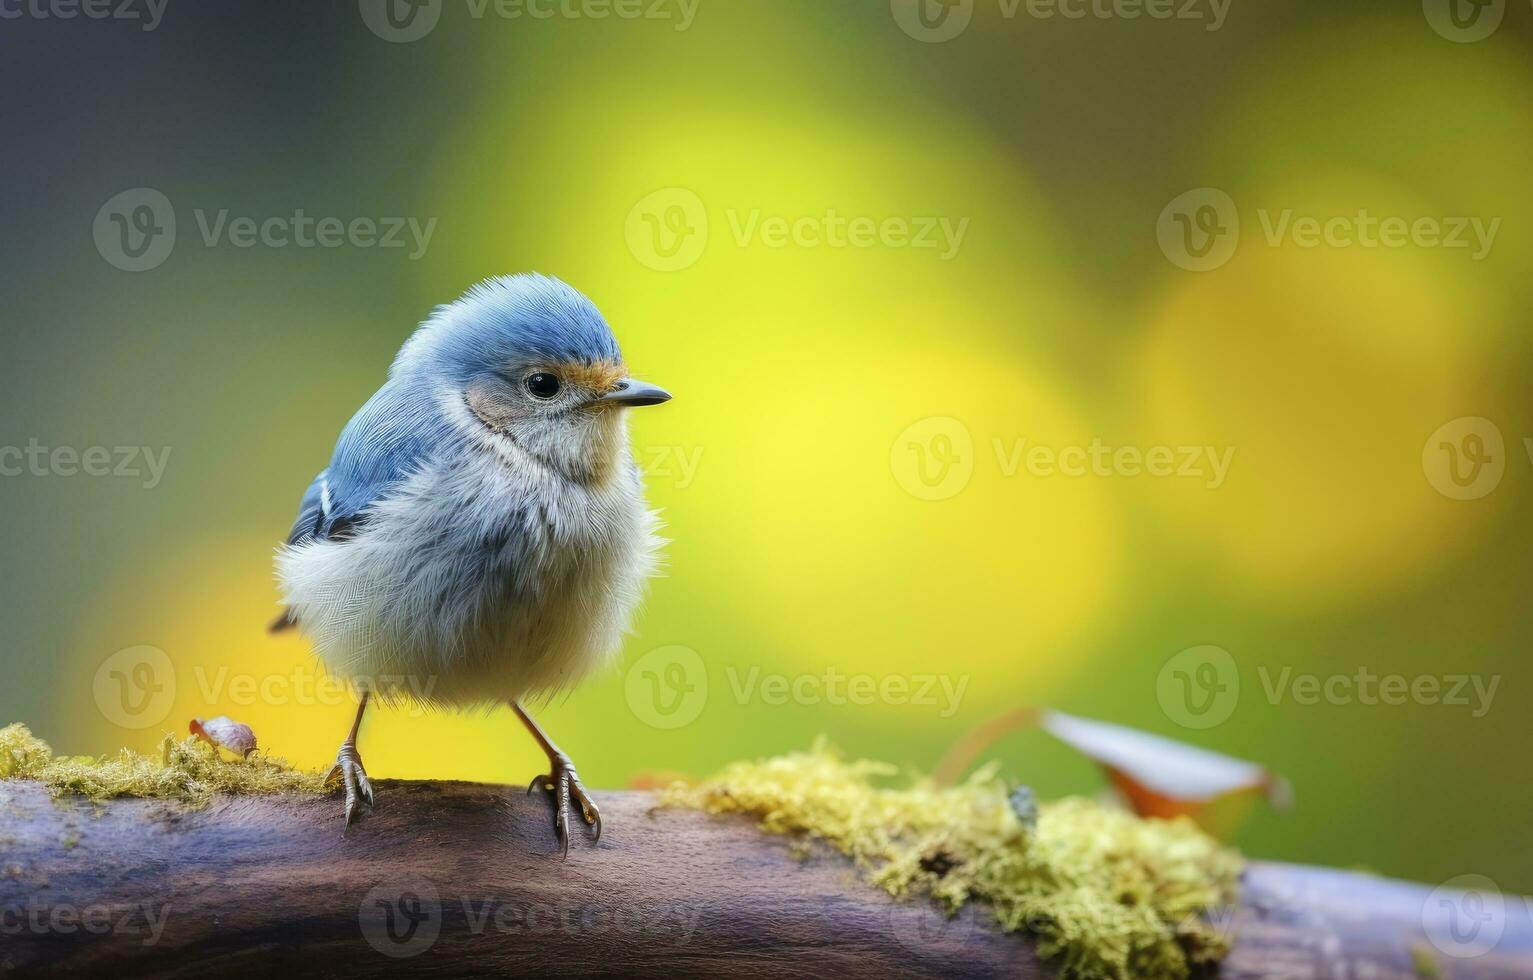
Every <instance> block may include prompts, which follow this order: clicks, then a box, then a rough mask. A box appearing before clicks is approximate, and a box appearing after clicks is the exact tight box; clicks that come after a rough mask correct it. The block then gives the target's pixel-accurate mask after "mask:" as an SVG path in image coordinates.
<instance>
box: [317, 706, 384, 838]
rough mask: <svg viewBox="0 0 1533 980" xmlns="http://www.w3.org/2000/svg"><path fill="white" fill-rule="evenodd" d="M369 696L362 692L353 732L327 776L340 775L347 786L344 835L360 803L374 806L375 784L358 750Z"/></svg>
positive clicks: (352, 727)
mask: <svg viewBox="0 0 1533 980" xmlns="http://www.w3.org/2000/svg"><path fill="white" fill-rule="evenodd" d="M368 697H369V695H368V694H367V693H366V692H364V693H363V694H362V701H361V703H360V704H358V705H357V718H356V720H355V721H353V722H352V723H351V732H350V733H349V734H348V735H347V736H346V741H344V742H342V743H341V750H340V751H339V752H337V753H336V755H335V766H334V768H332V769H331V770H330V773H329V775H327V776H325V782H327V783H328V782H330V780H332V779H334V778H335V777H336V776H340V777H341V779H342V781H343V783H344V785H345V787H346V826H345V827H344V828H343V829H342V830H341V835H342V836H345V834H346V831H348V830H350V829H351V825H352V824H353V823H355V822H356V820H357V810H358V805H359V804H360V803H366V804H367V808H368V809H369V810H370V809H372V806H373V784H372V783H370V782H368V781H367V770H366V769H364V768H362V756H361V754H360V753H358V752H357V732H358V731H359V730H360V729H361V728H362V713H363V712H365V711H366V710H367V699H368Z"/></svg>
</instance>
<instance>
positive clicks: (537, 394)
mask: <svg viewBox="0 0 1533 980" xmlns="http://www.w3.org/2000/svg"><path fill="white" fill-rule="evenodd" d="M527 390H528V391H529V392H531V393H532V397H534V398H552V397H554V396H555V395H557V394H558V393H559V379H558V378H556V377H554V376H553V375H552V374H544V373H541V372H539V373H538V374H529V375H528V376H527Z"/></svg>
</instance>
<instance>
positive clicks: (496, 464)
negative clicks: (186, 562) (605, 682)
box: [272, 274, 671, 857]
mask: <svg viewBox="0 0 1533 980" xmlns="http://www.w3.org/2000/svg"><path fill="white" fill-rule="evenodd" d="M670 397H671V396H670V395H669V394H667V393H666V392H665V391H663V390H661V389H660V388H657V387H655V386H654V385H651V384H646V383H644V382H642V381H636V380H634V379H633V378H630V377H629V376H628V371H627V369H626V368H625V367H624V364H623V359H622V355H621V353H620V352H619V350H618V344H617V340H616V339H615V338H614V337H613V335H612V331H611V329H610V328H609V327H608V326H607V323H606V321H605V320H604V319H603V318H602V315H601V313H600V312H598V311H597V309H596V307H595V305H594V304H592V302H591V301H590V300H589V299H587V298H586V297H585V296H583V295H582V294H581V293H580V292H578V291H577V290H575V289H574V288H572V287H570V286H568V285H566V284H565V283H563V282H561V281H559V280H558V279H553V278H550V277H546V276H541V275H536V274H527V275H516V276H507V277H501V278H496V279H490V280H487V281H485V282H482V283H480V284H478V285H476V286H474V287H473V288H472V289H470V290H469V291H468V292H467V293H466V294H464V295H463V296H462V297H461V298H460V299H458V300H457V301H456V302H454V303H451V304H449V305H447V306H443V307H439V308H438V309H437V310H436V311H435V312H434V313H432V315H431V316H430V317H429V318H428V319H427V320H426V321H425V322H424V323H422V324H421V325H420V327H419V328H418V329H417V330H416V331H415V333H414V334H413V335H412V336H411V337H410V338H409V340H407V341H406V342H405V344H404V346H403V347H402V348H400V351H399V354H398V356H397V357H396V358H395V359H394V364H393V366H392V367H391V368H390V369H389V376H388V380H387V382H385V384H384V385H383V387H382V388H380V389H379V390H378V391H377V393H376V394H374V395H373V397H372V398H370V399H369V400H368V402H367V404H365V405H363V406H362V409H361V410H360V411H359V412H357V414H356V416H355V417H353V418H352V420H351V422H350V423H349V424H348V425H347V426H346V428H345V430H344V431H343V432H342V433H341V437H340V440H339V441H338V442H337V443H336V447H335V454H334V455H333V456H332V457H331V460H330V465H329V467H327V468H326V469H325V470H323V471H322V472H321V473H320V474H319V475H318V476H317V477H315V479H314V482H313V483H312V484H310V486H309V489H308V492H307V493H305V494H304V496H303V502H302V504H301V506H300V509H299V513H298V520H297V521H296V522H295V523H294V525H293V530H292V532H291V534H289V536H288V539H287V543H286V545H284V546H283V547H282V548H280V549H279V551H278V553H277V562H276V563H277V578H278V581H279V584H280V588H281V592H282V596H283V600H284V602H285V604H286V609H285V611H284V612H283V614H282V615H281V616H280V617H279V618H278V619H277V621H276V622H275V623H273V624H272V629H273V631H280V630H283V629H288V628H292V627H296V628H298V629H300V630H301V631H303V633H304V634H306V635H307V636H308V637H309V638H310V640H311V641H312V642H313V643H314V645H315V648H316V652H317V653H318V655H319V657H320V658H321V659H322V660H323V661H324V664H325V666H326V668H327V670H329V671H330V672H331V673H332V674H334V675H336V676H338V677H341V678H344V679H346V680H347V681H348V682H350V683H351V684H352V685H353V686H354V688H355V689H356V690H357V692H358V694H359V698H360V703H359V704H358V706H357V715H356V720H355V722H353V724H352V726H351V731H350V734H348V735H347V736H346V739H345V741H343V742H342V743H341V748H340V752H339V753H338V754H337V756H336V761H335V767H334V768H333V769H332V770H331V773H330V778H335V777H336V776H339V777H341V778H342V780H343V781H344V785H345V790H346V803H345V815H346V827H348V828H349V827H350V826H351V825H352V823H353V822H354V821H355V820H356V818H357V815H358V808H359V804H360V803H362V802H366V804H367V805H368V806H369V807H371V806H372V804H373V791H372V786H371V784H370V783H369V782H368V778H367V772H366V770H365V769H364V768H363V766H362V758H361V756H360V754H359V753H358V752H357V731H358V729H359V728H360V727H361V724H362V715H363V713H364V712H365V711H366V710H367V704H368V701H369V700H371V699H374V698H376V699H378V700H380V701H383V702H385V703H388V702H393V701H397V700H405V699H410V698H413V699H415V700H417V701H421V702H425V703H427V704H430V705H434V706H444V707H451V708H457V709H463V708H472V707H483V706H490V705H496V704H510V706H511V707H512V709H513V710H514V711H515V712H516V714H517V715H518V717H520V718H521V720H522V723H523V724H525V725H526V726H527V730H528V731H529V732H531V733H532V737H533V738H534V739H536V740H537V743H538V745H539V746H540V747H541V748H542V749H543V751H544V752H545V753H547V755H548V763H549V772H548V774H547V775H543V776H539V777H538V778H537V779H535V780H534V781H533V784H532V786H530V787H528V792H529V793H530V792H531V791H532V790H533V789H534V788H536V787H537V786H538V785H539V784H542V785H543V786H544V788H545V789H546V790H548V791H549V792H550V793H551V794H552V795H553V800H554V806H555V815H554V828H555V833H556V834H557V836H558V839H559V841H560V842H561V843H562V844H563V850H564V854H565V856H566V857H567V856H568V855H569V816H568V811H569V809H570V801H571V799H572V798H573V799H574V801H575V802H576V803H578V804H579V805H580V809H581V813H582V815H583V816H584V817H585V820H586V822H587V823H588V824H590V825H591V826H592V827H593V829H594V832H595V837H596V839H600V837H601V813H600V811H599V810H598V809H597V807H596V804H595V803H594V802H593V801H592V800H591V798H590V796H589V795H588V794H587V792H586V790H585V788H584V787H583V786H582V785H581V783H580V778H579V776H578V775H577V774H576V771H575V766H574V764H573V763H572V762H571V761H570V758H569V756H567V755H565V754H564V753H563V752H562V751H560V750H559V748H558V746H556V745H555V744H554V743H553V741H552V740H550V739H549V737H548V736H547V735H546V734H545V733H544V732H543V730H542V729H541V728H540V727H539V726H538V724H537V722H535V721H534V720H533V719H532V716H531V715H529V714H528V713H527V710H526V708H525V707H523V704H522V702H523V701H524V700H526V699H529V698H533V697H537V696H540V695H545V696H546V695H549V694H552V693H554V692H557V691H560V690H562V689H565V688H567V687H568V686H569V685H571V684H573V683H574V682H576V681H577V680H579V679H580V678H581V677H582V676H584V675H586V674H588V673H589V672H591V671H592V670H593V669H595V668H597V667H600V666H602V665H603V664H605V663H607V662H608V661H609V660H610V658H612V657H613V656H614V655H615V654H616V652H617V650H618V647H619V645H620V642H621V639H622V636H623V633H624V632H625V631H626V630H627V628H628V625H629V620H630V617H631V615H632V613H633V610H634V608H635V607H636V606H637V604H638V602H639V600H640V598H641V596H642V593H643V591H644V585H645V581H646V579H648V577H649V576H650V575H651V574H652V573H653V572H654V570H655V566H656V563H657V555H658V549H659V546H660V545H661V544H662V541H661V539H660V538H659V537H658V536H657V531H658V528H659V523H658V520H657V518H656V516H655V514H654V512H652V511H650V510H649V509H648V507H647V506H646V505H645V502H644V488H643V484H642V481H641V479H640V474H639V469H638V466H637V465H636V464H635V462H634V459H633V456H632V454H631V452H630V450H629V446H628V430H627V426H626V415H625V412H624V411H623V409H626V408H629V407H632V406H638V405H658V404H660V403H661V402H664V401H668V400H669V399H670Z"/></svg>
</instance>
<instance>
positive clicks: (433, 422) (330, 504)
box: [287, 382, 450, 545]
mask: <svg viewBox="0 0 1533 980" xmlns="http://www.w3.org/2000/svg"><path fill="white" fill-rule="evenodd" d="M449 438H450V434H449V432H448V429H447V426H446V423H445V422H443V421H442V420H441V419H440V418H439V417H438V414H437V413H436V412H434V411H433V410H432V406H431V405H430V402H429V399H428V398H427V397H425V396H424V395H423V394H420V393H418V392H416V391H415V390H412V389H408V388H406V387H405V386H402V385H399V384H397V383H396V382H390V383H389V384H386V385H384V386H383V387H382V388H380V389H379V390H378V393H377V394H375V395H373V397H372V398H370V399H368V401H367V404H365V405H363V406H362V408H361V409H360V410H359V411H358V412H357V414H356V415H355V416H353V417H352V419H351V421H350V422H349V423H347V425H346V428H345V429H344V430H343V431H342V432H341V438H340V439H339V440H338V441H337V442H336V445H335V454H334V455H333V456H332V457H331V458H330V465H329V466H328V467H326V468H325V469H324V470H322V471H321V472H320V474H319V475H318V476H316V477H315V478H314V482H313V483H310V484H309V488H308V490H306V491H304V495H303V500H302V501H301V502H300V504H299V506H298V519H297V520H296V521H295V522H294V523H293V530H292V531H291V532H290V533H289V534H288V538H287V543H288V544H289V545H295V544H300V543H302V542H304V541H309V540H312V539H319V540H329V539H334V538H340V537H345V536H346V535H347V534H348V533H351V532H353V531H354V530H355V529H356V528H357V526H358V525H360V524H363V523H365V522H366V521H367V519H368V516H369V510H370V509H371V508H372V506H373V505H374V504H376V503H377V502H378V501H380V500H382V499H383V498H385V497H386V496H388V495H389V493H391V492H392V491H394V490H396V489H398V487H399V486H400V485H401V484H403V483H404V481H405V480H406V479H408V478H409V477H410V476H411V474H413V473H415V472H416V471H417V470H418V469H419V468H420V467H421V466H422V465H423V464H424V463H425V462H426V460H427V459H428V458H429V457H430V456H431V454H432V453H433V451H434V450H435V449H436V448H438V447H441V446H442V445H443V444H444V443H445V442H446V440H448V439H449Z"/></svg>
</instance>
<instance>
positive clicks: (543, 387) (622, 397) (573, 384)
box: [390, 273, 671, 475]
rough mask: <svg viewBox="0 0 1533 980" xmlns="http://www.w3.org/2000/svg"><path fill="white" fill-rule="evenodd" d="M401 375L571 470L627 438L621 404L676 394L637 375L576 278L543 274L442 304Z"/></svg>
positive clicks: (592, 462)
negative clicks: (575, 284) (565, 279)
mask: <svg viewBox="0 0 1533 980" xmlns="http://www.w3.org/2000/svg"><path fill="white" fill-rule="evenodd" d="M390 374H391V376H393V377H395V378H400V379H403V380H407V381H417V382H421V383H425V384H427V385H429V387H430V389H431V390H432V391H433V392H435V393H437V394H438V395H443V396H446V399H447V402H446V403H447V404H448V405H450V406H452V407H453V408H454V409H456V407H457V406H458V405H460V404H461V405H463V406H465V407H466V408H467V409H468V413H469V415H470V416H471V417H472V419H473V420H475V421H476V422H477V424H479V425H482V426H483V427H484V428H485V429H486V430H488V431H489V432H490V433H492V434H494V435H496V436H499V437H502V438H505V439H508V440H510V441H511V442H513V443H515V444H516V446H517V447H518V448H519V450H520V451H526V452H530V453H532V454H533V455H535V456H537V457H539V459H540V460H541V461H543V462H545V463H548V464H550V465H554V466H556V467H557V468H559V469H560V470H562V471H566V472H567V473H568V474H571V475H579V474H588V473H589V472H592V471H594V470H595V469H599V468H600V467H599V465H598V464H599V463H600V461H599V460H596V459H595V458H594V457H596V456H600V455H603V454H608V453H610V452H612V451H613V447H614V446H615V445H616V443H617V442H618V441H620V436H621V430H620V427H619V424H618V416H619V414H620V413H618V412H616V411H615V409H619V408H625V407H632V406H639V405H658V404H660V403H661V402H664V401H667V400H669V398H670V397H671V396H670V395H669V394H667V393H666V392H665V391H663V390H661V389H660V388H657V387H655V386H654V385H651V384H647V383H645V382H642V381H637V380H635V379H633V378H630V377H629V376H628V370H627V368H626V367H625V366H624V364H623V357H622V352H621V351H620V350H619V348H618V343H617V338H615V337H614V336H613V335H612V329H611V328H610V327H608V326H607V321H606V320H605V319H603V317H602V315H601V312H600V311H599V310H597V308H596V305H595V304H594V303H592V302H591V301H590V300H589V299H587V298H586V297H585V296H584V295H582V294H581V293H580V292H579V291H578V290H576V289H575V288H574V287H572V286H569V285H568V284H566V283H564V282H561V281H560V280H558V279H554V278H552V277H549V276H543V275H538V274H536V273H531V274H523V275H515V276H501V277H498V278H495V279H487V280H485V281H484V282H481V283H479V284H478V285H476V286H474V287H473V288H471V289H470V290H469V291H468V292H467V293H465V294H464V295H463V296H462V297H461V298H459V299H458V300H456V301H455V302H453V303H449V304H448V305H446V306H442V307H439V308H438V309H437V310H436V312H434V313H433V314H432V315H431V317H430V319H428V320H427V321H426V322H425V323H423V324H421V326H420V329H419V330H417V331H416V332H415V334H414V336H412V337H411V338H410V339H409V340H408V341H407V342H406V343H405V345H404V347H403V348H401V349H400V352H399V356H398V357H397V358H396V359H395V361H394V366H393V368H392V369H391V371H390Z"/></svg>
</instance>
